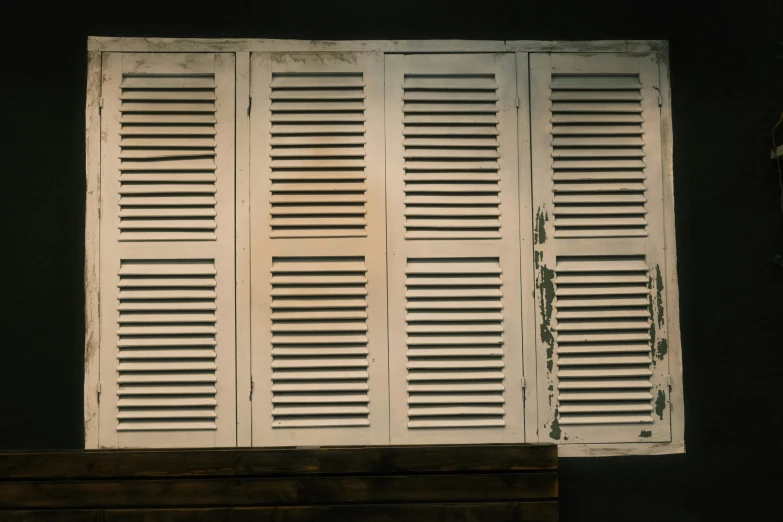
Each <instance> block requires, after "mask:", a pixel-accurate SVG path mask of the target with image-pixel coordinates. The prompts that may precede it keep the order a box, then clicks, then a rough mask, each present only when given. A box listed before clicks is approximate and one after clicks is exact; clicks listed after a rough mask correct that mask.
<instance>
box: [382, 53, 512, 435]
mask: <svg viewBox="0 0 783 522" xmlns="http://www.w3.org/2000/svg"><path fill="white" fill-rule="evenodd" d="M515 80H516V76H515V62H514V56H513V55H503V54H496V55H493V54H487V55H407V56H406V55H388V56H387V57H386V165H387V169H386V179H387V185H386V194H387V216H388V218H387V220H388V231H387V238H388V249H389V255H388V273H389V340H390V342H389V358H390V360H389V368H390V400H391V403H390V407H391V415H390V418H391V441H392V443H394V444H409V443H410V444H417V443H456V442H462V443H482V442H485V443H489V442H512V441H521V440H523V438H524V430H523V419H524V417H523V411H522V407H523V400H522V398H523V390H522V386H521V376H522V346H521V328H520V322H521V312H520V286H519V262H520V261H519V255H520V247H519V205H518V197H519V196H518V161H517V119H516V107H515V103H514V102H515V93H516V83H515Z"/></svg>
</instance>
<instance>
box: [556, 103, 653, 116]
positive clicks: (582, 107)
mask: <svg viewBox="0 0 783 522" xmlns="http://www.w3.org/2000/svg"><path fill="white" fill-rule="evenodd" d="M552 112H553V113H572V112H580V113H585V112H604V113H605V112H609V113H625V112H633V113H639V114H641V112H642V104H641V103H639V102H638V101H625V100H617V101H615V100H589V101H587V100H586V101H577V100H568V101H565V100H563V101H561V100H554V101H553V102H552ZM614 116H615V115H614V114H612V115H610V116H608V118H614Z"/></svg>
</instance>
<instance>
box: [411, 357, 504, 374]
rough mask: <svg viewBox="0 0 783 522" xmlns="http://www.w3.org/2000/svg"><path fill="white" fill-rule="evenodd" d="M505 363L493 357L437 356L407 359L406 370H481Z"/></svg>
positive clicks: (497, 366)
mask: <svg viewBox="0 0 783 522" xmlns="http://www.w3.org/2000/svg"><path fill="white" fill-rule="evenodd" d="M503 367H505V364H503V361H502V360H501V359H498V358H495V357H491V358H490V357H488V358H481V359H457V360H450V359H440V358H438V357H435V358H432V359H431V360H417V359H414V360H411V361H408V365H407V368H408V370H411V371H415V370H453V369H469V370H481V369H486V368H503Z"/></svg>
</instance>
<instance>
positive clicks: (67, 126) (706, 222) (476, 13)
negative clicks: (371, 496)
mask: <svg viewBox="0 0 783 522" xmlns="http://www.w3.org/2000/svg"><path fill="white" fill-rule="evenodd" d="M730 4H731V5H725V6H723V5H715V4H712V3H707V2H704V3H701V2H700V3H694V5H692V6H689V7H685V6H684V5H682V4H675V3H674V2H672V3H668V2H663V3H657V4H656V3H650V2H632V1H630V0H628V1H626V2H623V3H617V4H616V5H608V4H605V3H604V4H602V5H598V4H597V3H595V2H583V3H581V4H578V6H577V7H574V6H570V5H567V4H566V3H563V2H536V3H534V2H511V1H508V2H505V3H503V2H496V1H491V0H480V1H478V2H474V3H471V4H468V3H465V4H464V5H463V4H460V3H457V2H424V1H422V2H409V1H402V0H400V1H387V0H383V1H381V0H376V1H373V0H366V1H365V2H353V1H351V2H346V1H338V0H331V1H327V0H323V1H321V2H311V1H304V0H301V1H283V0H279V1H276V2H264V1H256V2H247V1H241V2H240V1H219V2H215V3H214V5H212V6H205V5H204V6H202V5H201V4H198V3H196V2H187V3H179V4H175V3H164V2H149V1H147V0H143V1H128V0H126V1H123V2H116V3H109V2H103V3H102V4H95V5H90V4H81V5H73V6H65V7H62V6H61V7H50V6H49V5H48V3H47V4H44V3H38V2H25V3H23V5H21V6H20V5H16V6H14V7H13V8H8V7H6V8H5V9H6V10H5V11H3V12H2V14H0V20H2V21H0V24H1V26H2V30H1V31H0V38H2V41H1V43H2V46H1V47H0V49H1V50H2V55H0V56H2V58H1V59H0V64H1V68H0V123H1V124H2V126H1V127H0V132H1V133H2V134H0V197H1V199H0V223H2V226H1V227H0V245H2V246H0V277H2V279H1V280H0V295H1V296H2V299H0V306H1V308H0V318H1V319H2V323H0V450H2V449H39V448H40V449H60V448H81V447H83V444H84V434H83V425H82V419H83V393H82V381H83V371H84V370H83V346H84V311H83V310H84V289H83V266H84V253H83V244H84V194H85V181H84V102H85V90H86V56H87V55H86V48H87V41H86V38H87V36H88V35H95V36H163V37H253V38H296V39H433V38H438V39H448V38H459V39H492V40H514V39H529V40H534V39H535V40H557V39H564V40H565V39H567V40H579V39H667V40H669V41H670V49H671V81H672V91H673V94H672V104H673V118H674V172H675V205H676V221H677V255H678V270H679V277H680V312H681V324H682V344H683V362H684V368H685V376H684V380H685V419H686V424H685V425H686V433H685V437H686V446H687V454H685V455H675V456H659V457H625V458H601V459H563V460H561V479H560V480H561V496H562V498H561V513H562V520H564V521H570V520H602V521H614V520H616V521H627V520H634V521H639V522H641V521H646V520H656V521H660V520H670V521H675V520H728V519H736V520H745V519H746V518H747V519H750V518H753V515H752V513H756V512H760V511H759V510H760V506H761V504H762V503H764V502H766V501H769V500H774V496H775V493H776V490H777V489H778V488H777V486H779V485H780V483H781V481H780V479H779V478H778V472H779V467H778V465H779V464H780V457H779V455H780V453H781V450H783V429H782V428H783V422H782V419H783V413H781V411H783V410H781V393H780V392H781V387H780V386H779V385H778V383H779V382H781V374H782V373H783V372H782V371H781V370H782V367H783V362H782V361H783V357H781V353H782V352H783V268H781V267H776V266H774V265H773V263H772V257H773V256H774V255H775V254H776V253H781V254H783V213H781V210H780V201H779V199H780V196H779V187H778V180H777V176H776V174H775V171H774V169H773V166H774V164H773V163H772V162H771V161H770V160H769V149H770V144H771V129H772V127H773V125H774V124H775V123H776V122H777V121H778V118H779V117H780V115H781V112H783V43H780V42H777V43H776V42H775V39H777V40H783V32H781V30H780V28H781V24H782V22H783V7H782V6H781V2H771V1H767V2H749V1H746V2H731V3H730ZM8 9H11V10H10V11H9V10H8ZM20 10H21V11H23V12H20ZM778 136H779V141H781V142H783V128H781V129H780V132H779V134H778ZM764 470H767V471H770V472H771V473H770V474H769V475H768V476H762V475H761V473H762V472H763V471H764Z"/></svg>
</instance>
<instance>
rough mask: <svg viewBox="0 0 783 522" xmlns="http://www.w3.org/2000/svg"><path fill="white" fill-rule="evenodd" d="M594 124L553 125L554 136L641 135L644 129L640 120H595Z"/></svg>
mask: <svg viewBox="0 0 783 522" xmlns="http://www.w3.org/2000/svg"><path fill="white" fill-rule="evenodd" d="M593 123H594V124H593V125H558V124H555V125H553V126H552V135H553V136H641V135H642V134H644V130H643V129H642V126H641V124H640V122H631V123H630V124H625V125H618V122H616V121H612V122H605V121H595V122H593Z"/></svg>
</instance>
